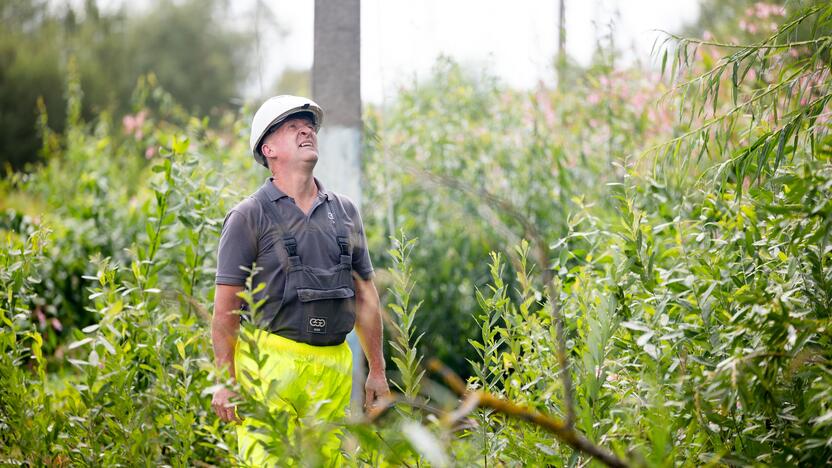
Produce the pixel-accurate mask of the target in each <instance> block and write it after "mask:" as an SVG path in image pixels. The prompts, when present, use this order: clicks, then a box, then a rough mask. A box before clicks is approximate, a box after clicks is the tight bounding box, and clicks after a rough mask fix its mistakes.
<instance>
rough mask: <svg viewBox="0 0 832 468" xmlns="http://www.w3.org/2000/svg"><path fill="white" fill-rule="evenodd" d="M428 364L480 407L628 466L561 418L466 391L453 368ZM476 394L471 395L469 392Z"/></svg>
mask: <svg viewBox="0 0 832 468" xmlns="http://www.w3.org/2000/svg"><path fill="white" fill-rule="evenodd" d="M428 367H429V368H430V369H431V370H432V371H433V372H436V373H438V374H439V375H441V376H442V378H443V379H444V380H445V383H447V384H448V386H449V387H451V389H452V390H453V391H454V392H456V393H457V394H458V395H460V396H462V397H466V401H469V402H470V401H477V402H478V405H479V406H481V407H486V408H490V409H492V410H494V411H497V412H499V413H503V414H505V415H507V416H511V417H514V418H518V419H522V420H524V421H528V422H530V423H532V424H535V425H537V426H540V427H542V428H544V429H546V430H547V431H549V432H551V433H553V434H555V436H556V437H557V438H558V439H560V440H562V441H563V442H565V443H566V444H567V445H569V446H570V447H572V448H574V449H575V450H578V451H579V452H582V453H585V454H587V455H589V456H591V457H595V458H596V459H598V461H600V462H602V463H604V464H605V465H607V466H612V467H620V468H624V467H627V466H629V465H628V464H627V462H625V461H624V460H622V459H620V458H618V457H617V456H615V454H613V453H612V452H610V451H608V450H606V449H604V448H602V447H599V446H597V445H595V444H593V443H592V442H591V441H589V439H587V438H586V437H584V435H583V434H581V433H580V432H578V431H576V430H575V429H574V428H573V427H570V426H568V425H567V424H566V423H564V422H563V421H560V420H558V419H555V418H553V417H551V416H549V415H546V414H544V413H541V412H539V411H537V410H534V409H531V408H526V407H524V406H520V405H518V404H516V403H514V402H511V401H508V400H504V399H502V398H498V397H495V396H494V395H492V394H490V393H488V392H485V391H482V390H474V391H469V389H468V388H467V386H466V385H465V383H464V382H463V381H462V379H460V378H459V376H458V375H456V374H455V373H454V372H453V371H452V370H450V369H449V368H448V367H446V366H445V365H444V364H442V363H441V362H439V361H438V360H437V359H431V360H430V361H429V362H428ZM472 394H473V395H475V397H473V398H472V397H471V395H472Z"/></svg>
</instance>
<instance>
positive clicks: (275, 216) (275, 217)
mask: <svg viewBox="0 0 832 468" xmlns="http://www.w3.org/2000/svg"><path fill="white" fill-rule="evenodd" d="M252 197H253V198H254V199H255V200H257V201H258V202H260V205H261V206H262V207H263V211H265V212H266V216H268V217H269V218H271V220H272V221H273V222H274V223H275V225H276V226H277V229H278V234H279V235H280V237H282V238H283V246H284V247H285V248H286V253H287V254H289V261H290V263H294V262H293V261H292V257H297V256H298V242H297V240H295V236H293V235H292V234H291V233H290V232H289V230H288V229H287V228H286V226H285V225H284V224H283V220H281V218H280V212H279V211H277V206H276V205H275V204H274V202H272V201H271V200H270V199H269V197H268V195H266V192H265V191H263V190H258V191H257V192H255V193H254V195H252Z"/></svg>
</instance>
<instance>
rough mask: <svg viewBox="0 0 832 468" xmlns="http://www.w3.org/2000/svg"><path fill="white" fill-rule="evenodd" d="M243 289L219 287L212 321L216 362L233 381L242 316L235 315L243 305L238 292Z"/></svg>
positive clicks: (212, 337)
mask: <svg viewBox="0 0 832 468" xmlns="http://www.w3.org/2000/svg"><path fill="white" fill-rule="evenodd" d="M239 289H242V288H231V287H228V286H222V285H220V286H217V292H216V296H215V300H214V317H213V319H212V320H211V341H212V343H213V346H214V361H215V363H216V365H217V367H219V368H221V369H222V368H227V369H228V372H229V373H230V376H231V379H232V380H236V378H235V376H236V373H235V368H234V348H235V347H236V345H237V336H238V334H239V331H240V316H239V315H237V314H236V313H234V311H236V310H238V309H239V308H240V305H241V301H240V299H239V298H238V297H237V292H238V290H239Z"/></svg>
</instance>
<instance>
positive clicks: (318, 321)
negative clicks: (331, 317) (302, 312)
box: [306, 317, 326, 333]
mask: <svg viewBox="0 0 832 468" xmlns="http://www.w3.org/2000/svg"><path fill="white" fill-rule="evenodd" d="M306 331H307V332H309V333H326V319H325V318H322V317H309V322H308V324H307V327H306Z"/></svg>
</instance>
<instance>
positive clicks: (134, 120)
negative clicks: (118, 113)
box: [121, 110, 147, 140]
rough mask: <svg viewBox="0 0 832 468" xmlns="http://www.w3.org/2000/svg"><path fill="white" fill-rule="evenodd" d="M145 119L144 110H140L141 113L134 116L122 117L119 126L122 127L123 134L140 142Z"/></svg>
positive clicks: (145, 113)
mask: <svg viewBox="0 0 832 468" xmlns="http://www.w3.org/2000/svg"><path fill="white" fill-rule="evenodd" d="M146 117H147V111H146V110H142V111H141V112H138V113H137V114H136V115H130V114H127V115H125V116H124V117H122V119H121V124H122V126H124V133H126V134H128V135H133V136H134V137H135V138H136V139H137V140H141V138H142V137H143V136H144V132H143V131H142V126H143V125H144V121H145V118H146Z"/></svg>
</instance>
